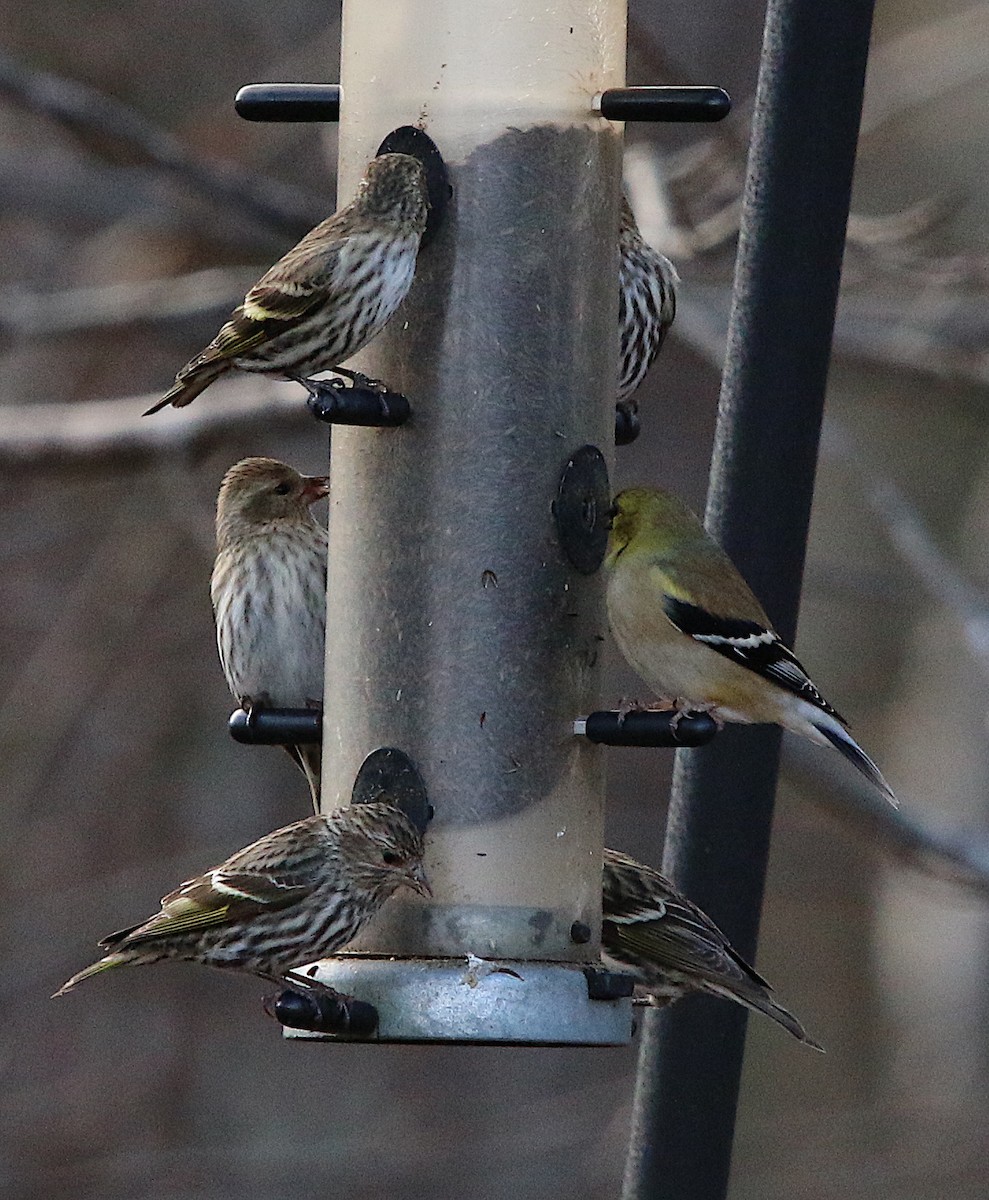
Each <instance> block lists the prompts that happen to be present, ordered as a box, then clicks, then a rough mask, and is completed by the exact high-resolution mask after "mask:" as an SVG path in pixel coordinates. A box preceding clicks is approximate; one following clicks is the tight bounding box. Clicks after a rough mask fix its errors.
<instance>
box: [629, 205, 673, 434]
mask: <svg viewBox="0 0 989 1200" xmlns="http://www.w3.org/2000/svg"><path fill="white" fill-rule="evenodd" d="M679 282H680V276H679V275H678V274H677V272H676V267H674V265H673V264H672V263H671V262H670V260H669V259H668V258H667V257H666V256H665V255H664V254H660V253H659V251H658V250H654V249H653V248H652V246H650V245H649V243H648V242H647V241H646V240H645V239H644V238H643V236H642V234H641V233H640V232H639V227H638V225H637V224H636V222H635V216H634V214H633V213H632V209H631V207H630V205H629V203H628V201H627V200H626V199H625V198H624V196H623V197H622V212H621V225H620V226H619V235H618V284H619V287H618V325H619V330H620V334H621V346H620V350H619V358H618V402H617V408H618V409H619V412H624V413H625V414H626V416H627V419H628V420H629V421H630V422H633V423H634V422H635V418H636V414H637V413H638V409H639V404H638V401H637V400H634V399H633V398H632V393H633V392H634V391H635V390H636V388H637V387H638V386H639V384H640V383H641V382H642V380H643V379H644V378H645V376H646V372H647V371H648V370H649V368H650V367H651V366H652V364H653V363H654V362H655V361H656V356H657V355H658V354H659V351H660V349H661V348H662V345H663V342H664V341H665V339H666V335H667V333H668V332H669V328H670V326H671V325H672V324H673V319H674V317H675V316H676V308H677V297H676V288H677V284H678V283H679Z"/></svg>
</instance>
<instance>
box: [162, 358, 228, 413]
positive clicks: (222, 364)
mask: <svg viewBox="0 0 989 1200" xmlns="http://www.w3.org/2000/svg"><path fill="white" fill-rule="evenodd" d="M229 367H230V363H229V362H228V361H226V360H224V359H221V360H220V361H219V362H217V361H213V362H211V363H204V364H203V365H202V366H201V367H199V368H197V369H194V370H191V371H188V373H187V372H186V370H182V371H179V373H178V375H176V376H175V382H174V383H173V384H172V386H171V387H170V388H169V389H168V391H167V392H166V393H165V394H164V396H162V398H161V399H160V400H159V401H158V402H157V404H152V405H151V407H150V408H149V409H147V411H146V412H144V413H143V414H142V415H143V416H145V417H150V416H152V415H153V414H154V413H156V412H161V410H162V409H163V408H164V407H165V406H166V405H168V404H170V405H171V406H172V408H184V407H185V406H186V405H187V404H191V403H192V402H193V400H195V398H196V397H197V396H198V395H199V393H200V392H204V391H205V390H206V389H207V388H208V387H209V385H210V384H211V383H212V382H213V380H214V379H216V377H217V376H218V375H222V374H223V372H224V371H226V370H229Z"/></svg>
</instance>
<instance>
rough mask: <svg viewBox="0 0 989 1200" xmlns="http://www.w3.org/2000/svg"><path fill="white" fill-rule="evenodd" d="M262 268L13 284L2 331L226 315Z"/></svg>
mask: <svg viewBox="0 0 989 1200" xmlns="http://www.w3.org/2000/svg"><path fill="white" fill-rule="evenodd" d="M263 270H264V268H263V267H229V268H227V267H222V268H221V267H217V268H214V269H212V270H205V271H194V272H192V273H191V274H188V275H179V276H173V277H170V278H167V279H148V280H140V281H137V282H130V283H115V284H111V285H109V286H104V287H85V288H72V289H71V290H68V291H64V292H49V293H45V292H27V291H23V290H21V289H20V288H10V289H8V290H7V291H5V292H4V293H3V294H2V297H0V331H2V332H4V333H8V334H14V335H17V336H21V337H47V336H50V335H52V334H59V333H76V332H78V331H80V330H84V329H95V328H107V327H111V326H116V325H132V324H134V323H135V322H138V321H140V322H150V321H163V320H174V319H176V318H181V317H190V316H199V315H201V314H203V313H212V312H216V313H217V315H218V316H225V315H226V314H227V313H228V312H229V310H230V309H232V308H233V307H234V305H236V304H238V303H239V302H240V300H241V299H242V297H243V295H244V293H245V292H246V291H247V289H248V288H249V287H250V286H251V285H252V284H253V283H254V281H255V280H256V279H257V278H258V276H259V275H260V274H261V272H262V271H263Z"/></svg>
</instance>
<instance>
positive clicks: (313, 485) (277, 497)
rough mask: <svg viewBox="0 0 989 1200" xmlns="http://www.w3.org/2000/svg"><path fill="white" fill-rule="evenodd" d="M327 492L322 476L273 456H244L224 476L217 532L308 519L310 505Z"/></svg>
mask: <svg viewBox="0 0 989 1200" xmlns="http://www.w3.org/2000/svg"><path fill="white" fill-rule="evenodd" d="M328 491H329V480H328V479H327V478H326V477H325V476H323V475H300V474H299V472H298V471H296V470H295V469H294V467H290V466H287V465H286V464H285V463H283V462H279V461H278V460H277V459H274V458H245V459H243V460H242V461H241V462H239V463H236V464H235V465H234V466H232V467H231V468H230V470H229V471H228V472H227V473H226V475H224V477H223V483H222V484H221V485H220V494H219V496H218V497H217V502H216V528H217V533H218V534H220V533H221V532H222V531H230V530H237V531H240V530H242V529H243V528H244V527H245V526H247V527H250V526H255V525H266V524H268V523H270V522H272V521H281V520H293V519H295V520H309V519H310V518H309V512H308V510H309V506H310V505H311V504H314V503H315V502H316V501H317V500H319V499H321V498H322V497H323V496H325V495H326V494H327V492H328Z"/></svg>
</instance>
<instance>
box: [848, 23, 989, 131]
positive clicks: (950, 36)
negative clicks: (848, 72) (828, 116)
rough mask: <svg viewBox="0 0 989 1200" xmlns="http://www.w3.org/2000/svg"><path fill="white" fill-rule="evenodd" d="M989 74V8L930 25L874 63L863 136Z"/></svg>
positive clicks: (891, 44) (880, 50) (879, 52)
mask: <svg viewBox="0 0 989 1200" xmlns="http://www.w3.org/2000/svg"><path fill="white" fill-rule="evenodd" d="M987 72H989V7H987V6H986V5H985V4H975V5H973V6H972V7H971V8H969V9H967V10H966V11H965V12H960V13H950V14H948V15H947V16H943V17H939V18H937V19H935V20H932V21H925V22H924V23H923V24H921V25H917V26H915V27H914V28H913V29H909V30H907V32H906V33H901V34H899V36H897V37H895V38H890V40H889V41H886V42H881V43H880V44H879V45H877V46H876V47H875V48H874V49H873V51H872V53H871V55H870V57H869V73H868V76H867V78H866V89H865V105H864V107H863V109H862V126H861V136H863V137H865V136H868V135H869V134H871V133H875V132H876V130H877V129H879V128H881V126H883V125H884V124H886V122H887V121H891V120H893V119H894V118H895V117H899V116H901V115H902V114H903V113H905V112H907V111H908V110H909V109H911V108H914V107H916V106H917V105H919V104H926V103H927V102H928V101H930V100H933V99H934V98H935V97H937V96H943V95H944V94H945V93H947V92H950V91H954V90H955V89H956V88H959V87H962V86H963V85H964V84H966V83H971V82H972V81H973V80H978V79H982V78H983V77H984V76H985V75H986V74H987Z"/></svg>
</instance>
